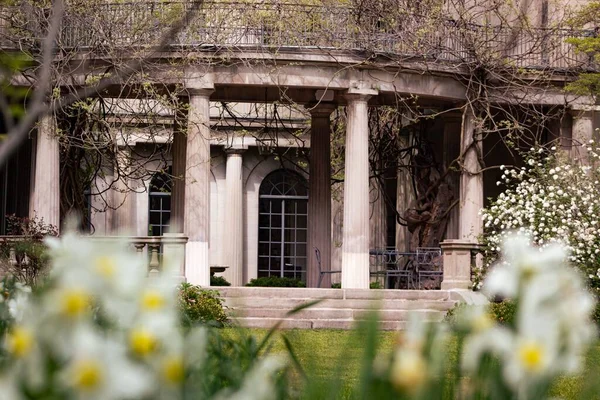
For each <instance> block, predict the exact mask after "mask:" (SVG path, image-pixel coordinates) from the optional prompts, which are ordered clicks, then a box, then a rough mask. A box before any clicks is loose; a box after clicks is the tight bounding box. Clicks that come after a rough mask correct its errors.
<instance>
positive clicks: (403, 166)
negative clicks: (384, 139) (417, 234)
mask: <svg viewBox="0 0 600 400" xmlns="http://www.w3.org/2000/svg"><path fill="white" fill-rule="evenodd" d="M398 140H399V141H400V142H401V147H403V148H408V147H410V146H411V145H412V140H411V138H410V137H406V136H402V137H399V138H398ZM410 157H411V154H409V153H408V152H406V153H405V154H404V157H403V158H401V159H399V160H398V172H397V178H396V185H397V186H396V210H397V211H398V212H399V213H400V214H401V215H403V214H404V213H405V212H406V210H408V209H409V207H410V206H411V205H412V204H413V202H414V200H415V191H414V188H413V184H412V176H411V173H410V170H409V165H410ZM410 236H411V235H410V231H409V230H408V226H406V225H401V224H398V223H396V249H398V250H400V251H410Z"/></svg>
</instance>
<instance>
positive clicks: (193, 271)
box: [183, 88, 214, 286]
mask: <svg viewBox="0 0 600 400" xmlns="http://www.w3.org/2000/svg"><path fill="white" fill-rule="evenodd" d="M213 90H214V89H212V88H202V89H188V93H189V94H190V107H189V114H188V124H187V143H186V153H185V154H186V157H185V160H186V162H185V194H184V220H183V232H184V234H185V236H187V237H188V242H187V244H186V247H185V269H186V271H185V276H186V278H187V280H188V282H190V283H192V284H195V285H201V286H209V285H210V263H209V257H208V242H209V237H210V236H209V234H210V231H209V224H210V114H209V111H210V103H209V97H210V94H211V93H212V92H213Z"/></svg>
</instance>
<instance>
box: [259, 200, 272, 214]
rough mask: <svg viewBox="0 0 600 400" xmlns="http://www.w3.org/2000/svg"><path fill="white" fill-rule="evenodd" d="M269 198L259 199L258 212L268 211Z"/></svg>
mask: <svg viewBox="0 0 600 400" xmlns="http://www.w3.org/2000/svg"><path fill="white" fill-rule="evenodd" d="M269 204H270V201H269V200H265V199H261V200H260V202H259V203H258V212H259V213H268V212H269Z"/></svg>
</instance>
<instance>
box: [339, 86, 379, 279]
mask: <svg viewBox="0 0 600 400" xmlns="http://www.w3.org/2000/svg"><path fill="white" fill-rule="evenodd" d="M376 94H377V92H376V91H374V90H358V89H351V90H349V91H348V94H347V95H346V98H347V100H348V106H347V109H346V110H347V115H348V117H347V121H346V163H345V178H344V239H343V244H342V288H346V289H368V288H369V115H368V107H367V101H368V99H369V97H370V96H372V95H376Z"/></svg>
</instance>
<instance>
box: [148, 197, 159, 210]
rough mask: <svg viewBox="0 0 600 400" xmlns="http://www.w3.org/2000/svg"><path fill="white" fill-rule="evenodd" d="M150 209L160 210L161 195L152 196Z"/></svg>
mask: <svg viewBox="0 0 600 400" xmlns="http://www.w3.org/2000/svg"><path fill="white" fill-rule="evenodd" d="M150 209H151V210H160V196H150Z"/></svg>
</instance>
